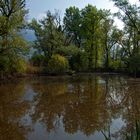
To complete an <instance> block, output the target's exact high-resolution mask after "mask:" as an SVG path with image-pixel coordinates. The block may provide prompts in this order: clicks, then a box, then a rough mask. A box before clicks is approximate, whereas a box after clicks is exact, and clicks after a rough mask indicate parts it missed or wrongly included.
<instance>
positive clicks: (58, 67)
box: [47, 54, 69, 73]
mask: <svg viewBox="0 0 140 140" xmlns="http://www.w3.org/2000/svg"><path fill="white" fill-rule="evenodd" d="M68 69H69V63H68V60H67V59H66V58H65V57H63V56H61V55H58V54H55V55H52V57H51V59H50V60H49V62H48V65H47V71H48V72H49V73H64V72H67V71H68Z"/></svg>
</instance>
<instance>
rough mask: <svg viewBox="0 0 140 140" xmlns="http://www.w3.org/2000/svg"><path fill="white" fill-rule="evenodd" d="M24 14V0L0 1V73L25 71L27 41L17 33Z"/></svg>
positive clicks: (21, 26) (25, 12)
mask: <svg viewBox="0 0 140 140" xmlns="http://www.w3.org/2000/svg"><path fill="white" fill-rule="evenodd" d="M26 14H27V10H25V0H1V1H0V73H1V74H3V75H5V74H13V73H23V72H25V71H26V62H25V60H24V58H23V55H25V54H26V53H27V51H28V49H27V43H26V41H25V40H24V39H23V38H22V37H21V36H20V34H19V32H20V30H21V29H22V28H23V26H24V25H25V15H26Z"/></svg>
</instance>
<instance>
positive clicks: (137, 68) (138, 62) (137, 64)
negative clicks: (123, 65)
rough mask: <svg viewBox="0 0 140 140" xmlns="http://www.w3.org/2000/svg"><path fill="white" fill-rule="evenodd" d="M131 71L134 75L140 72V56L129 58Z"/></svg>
mask: <svg viewBox="0 0 140 140" xmlns="http://www.w3.org/2000/svg"><path fill="white" fill-rule="evenodd" d="M128 61H129V70H130V72H132V73H135V74H136V73H137V72H140V54H136V55H134V56H132V57H130V58H129V60H128Z"/></svg>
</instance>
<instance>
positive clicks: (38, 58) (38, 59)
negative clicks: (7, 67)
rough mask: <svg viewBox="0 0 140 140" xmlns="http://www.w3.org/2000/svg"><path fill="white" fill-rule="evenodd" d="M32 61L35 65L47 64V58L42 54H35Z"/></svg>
mask: <svg viewBox="0 0 140 140" xmlns="http://www.w3.org/2000/svg"><path fill="white" fill-rule="evenodd" d="M30 61H31V63H32V64H33V66H38V67H39V66H42V65H44V64H45V61H46V58H45V56H43V55H40V54H34V55H33V56H32V58H31V60H30Z"/></svg>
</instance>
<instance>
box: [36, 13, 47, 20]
mask: <svg viewBox="0 0 140 140" xmlns="http://www.w3.org/2000/svg"><path fill="white" fill-rule="evenodd" d="M45 17H46V13H45V12H44V13H40V14H39V15H38V16H37V20H41V19H43V18H45Z"/></svg>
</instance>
